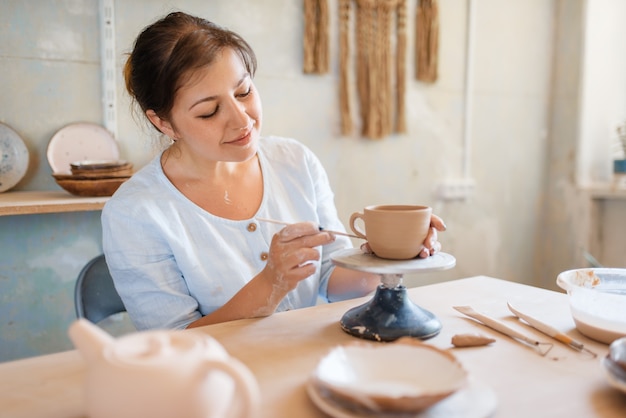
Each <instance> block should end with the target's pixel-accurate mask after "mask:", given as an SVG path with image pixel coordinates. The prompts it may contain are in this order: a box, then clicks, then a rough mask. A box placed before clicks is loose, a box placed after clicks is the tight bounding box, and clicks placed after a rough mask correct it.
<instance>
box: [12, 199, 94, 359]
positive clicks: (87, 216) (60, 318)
mask: <svg viewBox="0 0 626 418" xmlns="http://www.w3.org/2000/svg"><path fill="white" fill-rule="evenodd" d="M0 237H1V238H0V318H1V320H0V361H6V360H11V359H17V358H22V357H28V356H33V355H38V354H42V353H50V352H55V351H62V350H67V349H70V348H72V345H71V343H70V341H69V339H68V338H67V334H66V330H67V327H68V326H69V324H70V323H71V322H72V321H73V320H74V319H75V318H76V316H75V313H74V283H75V280H76V277H77V276H78V273H79V272H80V270H81V268H82V267H83V265H85V264H86V263H87V261H89V260H90V259H91V258H93V257H95V256H96V255H97V254H100V253H101V252H102V246H101V237H102V234H101V228H100V211H93V212H76V213H60V214H45V215H20V216H0Z"/></svg>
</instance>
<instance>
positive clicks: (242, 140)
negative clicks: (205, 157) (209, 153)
mask: <svg viewBox="0 0 626 418" xmlns="http://www.w3.org/2000/svg"><path fill="white" fill-rule="evenodd" d="M251 138H252V130H249V131H247V132H246V133H245V134H244V135H242V136H240V137H239V138H237V139H234V140H232V141H228V142H227V144H231V145H246V144H248V143H249V142H250V139H251Z"/></svg>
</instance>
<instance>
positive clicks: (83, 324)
mask: <svg viewBox="0 0 626 418" xmlns="http://www.w3.org/2000/svg"><path fill="white" fill-rule="evenodd" d="M68 334H69V336H70V339H71V340H72V343H74V346H75V347H76V348H77V349H78V351H80V353H81V355H82V356H83V357H84V358H85V360H87V361H88V362H89V361H96V360H100V359H101V358H102V356H103V350H104V348H105V347H106V346H108V345H110V344H112V343H113V342H114V341H115V340H114V338H113V337H112V336H111V335H109V334H107V333H106V332H105V331H104V330H102V329H101V328H100V327H98V326H97V325H95V324H93V323H92V322H89V321H88V320H86V319H83V318H80V319H77V320H76V321H74V323H73V324H72V325H70V328H69V330H68Z"/></svg>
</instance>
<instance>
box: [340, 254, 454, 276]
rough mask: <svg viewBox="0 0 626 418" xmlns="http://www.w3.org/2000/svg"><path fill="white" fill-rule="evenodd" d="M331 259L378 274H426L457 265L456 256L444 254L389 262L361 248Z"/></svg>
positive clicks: (350, 267)
mask: <svg viewBox="0 0 626 418" xmlns="http://www.w3.org/2000/svg"><path fill="white" fill-rule="evenodd" d="M330 258H331V259H332V261H333V263H335V264H336V265H338V266H340V267H345V268H349V269H354V270H359V271H364V272H366V273H376V274H404V273H417V272H420V273H422V272H423V273H425V272H429V271H437V270H447V269H451V268H452V267H454V266H455V265H456V258H454V256H452V255H450V254H447V253H442V252H438V253H436V254H435V255H431V256H430V257H426V258H411V259H409V260H389V259H386V258H380V257H377V256H376V255H374V254H365V253H364V252H363V251H361V250H360V249H359V248H350V249H346V250H340V251H337V252H335V253H333V254H331V256H330Z"/></svg>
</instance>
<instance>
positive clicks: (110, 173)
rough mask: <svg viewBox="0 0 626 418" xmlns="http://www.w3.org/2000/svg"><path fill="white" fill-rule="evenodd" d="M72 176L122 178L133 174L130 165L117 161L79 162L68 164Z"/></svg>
mask: <svg viewBox="0 0 626 418" xmlns="http://www.w3.org/2000/svg"><path fill="white" fill-rule="evenodd" d="M70 167H71V172H72V174H73V175H77V176H84V177H124V176H130V175H132V174H133V165H132V163H129V162H126V161H124V160H119V161H90V160H87V161H80V162H74V163H71V164H70Z"/></svg>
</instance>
